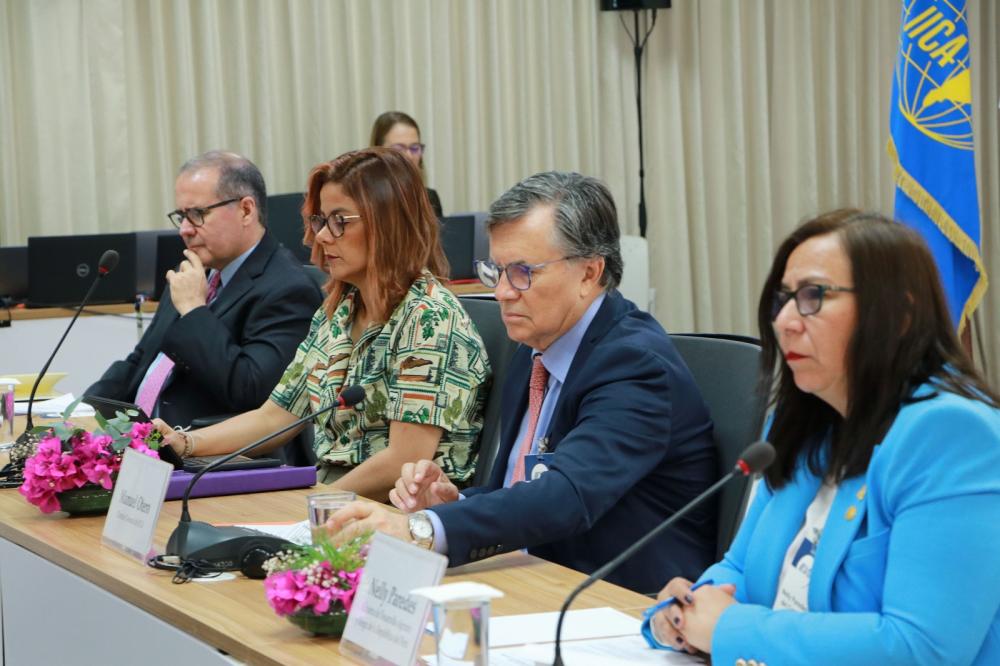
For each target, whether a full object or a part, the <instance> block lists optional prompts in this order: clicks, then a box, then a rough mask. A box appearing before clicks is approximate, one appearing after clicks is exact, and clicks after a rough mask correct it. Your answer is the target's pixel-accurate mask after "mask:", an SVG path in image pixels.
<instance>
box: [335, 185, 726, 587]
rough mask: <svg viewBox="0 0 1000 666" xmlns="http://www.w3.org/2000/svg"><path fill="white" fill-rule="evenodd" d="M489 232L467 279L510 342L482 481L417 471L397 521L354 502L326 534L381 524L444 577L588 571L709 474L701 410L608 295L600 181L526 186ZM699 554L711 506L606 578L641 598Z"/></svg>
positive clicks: (610, 281) (655, 346)
mask: <svg viewBox="0 0 1000 666" xmlns="http://www.w3.org/2000/svg"><path fill="white" fill-rule="evenodd" d="M489 231H490V257H491V259H490V261H488V262H484V263H482V264H480V265H479V267H478V270H479V275H480V278H481V279H482V281H483V282H484V283H485V284H486V285H487V286H491V287H494V289H495V294H496V298H497V300H498V301H499V302H500V306H501V310H502V313H503V320H504V324H505V325H506V328H507V333H508V335H509V336H510V337H511V338H512V339H513V340H515V341H517V342H520V343H521V346H520V347H519V349H518V351H517V352H516V354H515V357H514V360H513V361H512V363H511V367H510V370H509V372H508V375H507V380H506V383H505V385H504V387H503V418H502V419H501V422H502V424H503V429H502V437H501V448H500V451H499V453H498V456H497V460H496V463H495V465H494V467H493V470H492V474H491V476H490V480H489V483H488V484H487V485H486V486H485V487H481V488H469V489H465V490H463V491H462V493H461V496H460V495H459V491H458V489H457V488H456V487H455V486H454V485H453V484H451V483H450V482H449V481H448V479H447V477H445V476H444V474H442V473H441V471H440V469H438V468H437V466H435V465H434V464H433V463H431V462H430V461H420V462H419V463H417V464H416V465H407V466H404V468H403V470H402V476H401V478H400V479H399V481H397V483H396V487H395V489H394V490H393V491H392V492H391V494H390V498H391V499H392V501H393V503H394V504H395V505H396V506H397V507H399V508H400V509H402V510H404V511H407V512H412V513H409V515H408V516H407V515H402V516H401V515H397V514H391V513H390V512H388V511H386V510H385V509H381V508H379V507H375V506H373V505H365V504H355V505H352V506H350V507H348V508H346V509H344V510H342V511H341V512H339V513H338V514H337V515H335V516H334V518H333V519H332V520H331V523H330V524H329V526H330V528H331V530H333V531H337V530H341V529H342V530H343V534H342V535H340V537H341V538H346V537H349V536H351V535H353V534H355V533H357V531H359V530H365V529H380V530H383V531H386V532H388V533H390V534H393V535H395V536H398V537H400V538H403V539H409V540H412V541H414V542H416V543H419V544H421V545H425V546H427V547H429V548H430V547H433V548H434V549H435V550H438V551H439V552H442V553H445V554H447V556H448V559H449V562H450V564H451V565H452V566H457V565H460V564H464V563H466V562H470V561H474V560H479V559H482V558H485V557H489V556H491V555H494V554H498V553H503V552H507V551H511V550H517V549H519V548H525V547H526V548H528V549H529V551H530V552H531V553H533V554H535V555H538V556H540V557H544V558H546V559H548V560H551V561H553V562H557V563H559V564H563V565H566V566H569V567H573V568H575V569H578V570H580V571H583V572H588V573H589V572H592V571H594V570H595V569H597V568H599V567H600V566H602V565H603V564H605V563H606V562H608V561H609V560H610V559H612V558H613V557H614V556H615V555H617V554H618V553H620V552H621V551H622V550H623V549H624V548H625V547H626V546H628V545H630V544H631V543H632V542H634V541H636V540H637V539H638V538H639V537H641V536H642V535H644V534H645V533H646V532H648V531H649V530H651V529H652V528H653V527H655V526H656V525H658V524H660V523H661V522H662V521H663V520H664V519H665V518H667V517H669V516H670V515H672V514H673V513H674V512H676V511H677V510H678V509H680V508H681V507H682V506H683V505H684V504H686V503H687V502H688V501H689V500H691V499H692V498H694V497H695V496H697V495H698V494H699V493H700V492H701V491H703V490H705V488H707V487H708V486H709V485H710V484H711V483H712V482H713V481H714V480H715V479H716V476H717V467H716V453H715V449H714V446H713V443H712V437H711V435H712V432H711V430H712V428H711V422H710V420H709V417H708V411H707V408H706V407H705V404H704V402H703V401H702V398H701V396H700V394H699V392H698V389H697V387H696V386H695V383H694V380H693V379H692V377H691V375H690V373H689V371H688V369H687V368H686V367H685V365H684V363H683V361H682V360H681V358H680V356H679V355H678V353H677V351H676V350H675V349H674V347H673V344H672V343H671V342H670V338H669V337H668V336H667V334H666V333H665V332H664V330H663V329H662V328H661V327H660V325H659V324H657V323H656V321H655V320H654V319H653V318H652V317H650V316H649V315H648V314H646V313H644V312H641V311H639V310H637V309H636V308H635V306H634V305H633V304H632V303H630V302H629V301H627V300H625V298H623V297H622V296H621V294H619V293H618V291H617V290H616V289H615V287H616V286H617V285H618V282H619V281H620V279H621V274H622V259H621V253H620V250H619V229H618V222H617V215H616V212H615V206H614V202H613V200H612V198H611V194H610V192H609V191H608V190H607V188H606V187H605V186H604V185H603V184H602V183H600V182H599V181H597V180H595V179H593V178H587V177H584V176H581V175H579V174H571V173H542V174H537V175H535V176H532V177H531V178H528V179H527V180H525V181H523V182H521V183H519V184H518V185H516V186H515V187H513V188H512V189H511V190H510V191H508V192H507V193H505V194H504V195H503V196H501V197H500V199H499V200H498V201H497V202H496V203H494V204H493V206H492V207H491V209H490V221H489ZM525 480H527V482H524V481H525ZM459 499H460V500H461V501H456V500H459ZM714 552H715V511H714V508H713V507H711V506H702V507H701V508H700V509H697V510H695V511H693V512H692V513H691V514H689V515H688V516H687V517H685V518H684V519H682V520H681V521H680V522H679V523H678V525H677V527H676V528H675V529H674V530H673V531H668V532H667V533H665V534H663V535H662V536H661V537H659V539H658V540H656V541H655V542H653V543H652V544H650V545H649V546H647V547H646V548H645V549H643V550H642V551H640V552H639V553H637V554H636V556H635V557H634V558H633V559H632V560H631V561H630V562H627V563H625V564H624V565H623V566H622V567H620V568H619V569H618V570H617V571H615V572H614V573H613V574H611V576H609V579H610V580H612V581H613V582H616V583H618V584H620V585H624V586H626V587H629V588H632V589H634V590H637V591H639V592H653V591H655V590H656V589H657V588H658V587H659V585H660V583H659V581H660V580H661V579H662V577H663V575H664V574H665V572H673V573H675V574H676V575H681V576H686V577H691V576H696V575H697V574H698V573H699V572H701V571H702V570H703V569H704V568H705V566H706V565H707V564H709V563H710V562H711V561H712V559H713V557H714Z"/></svg>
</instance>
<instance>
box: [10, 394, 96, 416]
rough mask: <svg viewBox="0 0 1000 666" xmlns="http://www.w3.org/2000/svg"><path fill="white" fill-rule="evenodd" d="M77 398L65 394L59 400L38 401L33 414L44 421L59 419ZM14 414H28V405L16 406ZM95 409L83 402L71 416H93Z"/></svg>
mask: <svg viewBox="0 0 1000 666" xmlns="http://www.w3.org/2000/svg"><path fill="white" fill-rule="evenodd" d="M74 400H76V398H75V397H74V396H73V394H72V393H64V394H63V395H61V396H59V397H58V398H52V399H51V400H38V401H35V404H34V406H33V407H32V408H31V413H32V415H33V416H37V417H39V418H43V419H49V418H52V419H54V418H59V417H60V416H62V413H63V412H65V411H66V408H67V407H69V406H70V405H72V404H73V401H74ZM14 413H15V414H16V415H18V416H23V415H25V414H27V413H28V403H27V402H19V403H17V404H16V405H14ZM93 415H94V408H93V407H91V406H90V405H88V404H86V403H83V402H81V403H80V404H79V405H77V406H76V409H74V410H73V413H72V414H71V415H70V416H93Z"/></svg>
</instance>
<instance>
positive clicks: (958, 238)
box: [889, 0, 987, 331]
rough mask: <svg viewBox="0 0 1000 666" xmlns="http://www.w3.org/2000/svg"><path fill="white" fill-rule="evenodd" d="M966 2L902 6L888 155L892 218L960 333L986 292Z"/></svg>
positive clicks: (937, 0)
mask: <svg viewBox="0 0 1000 666" xmlns="http://www.w3.org/2000/svg"><path fill="white" fill-rule="evenodd" d="M967 17H968V13H967V11H966V0H903V16H902V20H901V21H900V33H899V54H898V56H897V60H896V71H895V76H894V78H893V82H892V100H891V102H892V103H891V108H890V112H889V113H890V115H889V127H890V131H891V134H892V136H891V138H890V139H889V156H890V157H891V158H892V161H893V178H894V180H895V183H896V210H895V215H896V219H897V220H899V221H900V222H903V223H905V224H907V225H909V226H911V227H913V228H914V229H916V230H917V231H919V232H920V234H921V235H922V236H923V237H924V240H926V241H927V244H928V245H929V246H930V248H931V252H932V253H933V254H934V259H935V260H936V261H937V266H938V271H940V273H941V282H942V285H943V287H944V292H945V295H946V296H947V297H948V306H949V308H950V309H951V314H952V320H953V321H954V323H955V326H956V327H957V328H958V329H959V330H960V331H961V330H962V329H964V328H965V325H966V323H967V321H968V319H969V317H970V316H971V315H972V313H973V311H975V309H976V307H978V306H979V303H980V302H981V301H982V299H983V294H985V293H986V286H987V280H986V270H985V267H984V266H983V259H982V256H981V254H980V251H979V250H980V236H981V229H980V223H979V197H978V194H977V191H976V168H975V161H974V152H973V142H972V80H971V76H970V68H971V63H970V61H969V26H968V22H967Z"/></svg>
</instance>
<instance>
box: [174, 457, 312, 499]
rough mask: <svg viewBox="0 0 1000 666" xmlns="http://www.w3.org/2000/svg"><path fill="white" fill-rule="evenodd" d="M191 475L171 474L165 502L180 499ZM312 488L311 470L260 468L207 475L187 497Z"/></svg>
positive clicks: (309, 468)
mask: <svg viewBox="0 0 1000 666" xmlns="http://www.w3.org/2000/svg"><path fill="white" fill-rule="evenodd" d="M193 476H194V474H192V473H191V472H184V471H181V470H175V471H174V473H173V475H172V476H171V477H170V483H169V485H167V499H168V500H175V499H180V498H181V497H183V496H184V489H185V488H187V485H188V483H190V481H191V477H193ZM314 485H316V468H315V467H288V466H287V465H282V466H281V467H264V468H258V469H235V470H229V471H226V472H209V473H207V474H206V475H205V476H203V477H201V478H200V479H199V480H198V483H197V485H195V487H194V489H193V490H192V491H191V497H214V496H216V495H239V494H242V493H259V492H262V491H265V490H285V489H287V488H308V487H310V486H314Z"/></svg>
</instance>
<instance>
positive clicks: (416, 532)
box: [407, 511, 434, 550]
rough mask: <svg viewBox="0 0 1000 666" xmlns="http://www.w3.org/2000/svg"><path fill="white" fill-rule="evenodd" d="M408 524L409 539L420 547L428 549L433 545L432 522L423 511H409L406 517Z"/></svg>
mask: <svg viewBox="0 0 1000 666" xmlns="http://www.w3.org/2000/svg"><path fill="white" fill-rule="evenodd" d="M407 518H408V519H409V524H410V539H411V540H412V541H413V543H414V544H415V545H417V546H420V547H421V548H426V549H427V550H430V549H431V548H433V547H434V523H432V522H431V519H430V518H428V517H427V513H426V512H424V511H417V512H416V513H411V514H410V515H409V516H408V517H407Z"/></svg>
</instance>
